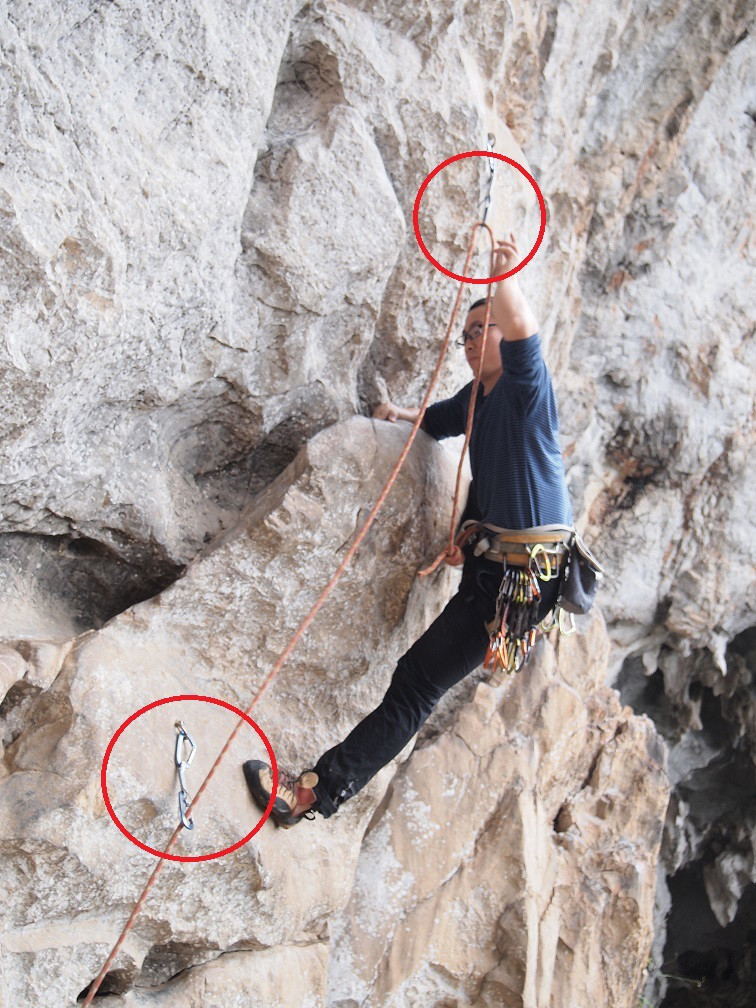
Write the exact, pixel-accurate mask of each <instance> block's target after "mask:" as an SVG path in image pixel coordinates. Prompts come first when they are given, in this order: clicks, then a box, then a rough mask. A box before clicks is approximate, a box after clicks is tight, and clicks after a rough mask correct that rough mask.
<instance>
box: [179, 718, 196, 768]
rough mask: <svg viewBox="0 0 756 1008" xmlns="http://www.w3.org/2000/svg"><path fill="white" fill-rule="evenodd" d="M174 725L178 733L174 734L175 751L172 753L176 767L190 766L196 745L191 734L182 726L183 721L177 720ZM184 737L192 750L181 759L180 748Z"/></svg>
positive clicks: (182, 745)
mask: <svg viewBox="0 0 756 1008" xmlns="http://www.w3.org/2000/svg"><path fill="white" fill-rule="evenodd" d="M176 727H177V728H178V735H177V736H176V752H175V753H174V757H173V758H174V761H175V763H176V767H181V766H190V765H191V762H192V760H193V759H194V754H195V752H196V751H197V746H196V745H195V744H194V740H193V739H192V736H191V735H190V734H189V732H188V731H187V730H186V728H184V722H183V721H177V722H176ZM184 739H186V741H187V742H188V743H189V745H190V746H191V747H192V750H191V752H190V753H189V755H188V757H187V758H186V759H183V754H182V750H183V747H184Z"/></svg>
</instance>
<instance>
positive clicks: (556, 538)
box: [462, 521, 574, 571]
mask: <svg viewBox="0 0 756 1008" xmlns="http://www.w3.org/2000/svg"><path fill="white" fill-rule="evenodd" d="M462 529H463V532H467V534H468V535H469V534H471V533H472V532H473V531H474V530H477V531H480V532H481V533H482V534H483V537H484V538H483V539H482V540H481V543H480V545H479V546H478V547H477V548H476V551H475V552H476V555H478V556H480V555H481V554H482V555H483V556H484V557H485V558H486V559H487V560H496V561H498V562H499V563H503V564H514V565H515V566H518V567H527V566H529V564H530V559H531V557H530V552H529V550H528V547H529V546H537V545H540V546H541V547H542V549H543V550H544V552H546V553H548V555H549V559H550V561H551V566H552V570H554V571H558V570H559V569H560V568H561V567H562V566H563V565H564V563H565V560H566V557H567V554H568V553H569V547H570V543H571V542H572V537H573V535H574V529H572V528H570V527H569V526H568V525H538V526H536V527H535V528H529V529H503V528H499V527H498V526H497V525H489V524H488V523H484V522H478V521H467V522H465V523H464V525H463V526H462ZM484 544H485V546H487V547H488V548H487V549H481V546H483V545H484ZM479 550H480V552H478V551H479ZM539 552H540V551H539Z"/></svg>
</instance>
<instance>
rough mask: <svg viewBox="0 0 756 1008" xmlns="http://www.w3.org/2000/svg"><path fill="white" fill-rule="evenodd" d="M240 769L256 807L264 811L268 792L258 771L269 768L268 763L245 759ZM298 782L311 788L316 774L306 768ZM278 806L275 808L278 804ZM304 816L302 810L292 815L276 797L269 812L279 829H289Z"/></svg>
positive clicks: (315, 781)
mask: <svg viewBox="0 0 756 1008" xmlns="http://www.w3.org/2000/svg"><path fill="white" fill-rule="evenodd" d="M242 770H243V771H244V779H245V780H246V782H247V787H248V788H249V792H250V794H251V795H252V798H253V800H254V802H255V804H256V805H257V807H258V808H259V809H260V810H261V811H262V812H264V811H265V810H266V808H267V807H268V802H269V801H270V792H269V791H266V790H265V788H264V787H263V786H262V784H261V783H260V773H261V772H262V771H263V770H270V766H269V764H268V763H264V762H263V761H262V760H247V762H246V763H244V764H243V766H242ZM299 783H300V784H301V785H302V787H309V788H313V787H315V785H316V784H317V783H318V775H317V774H316V773H315V772H314V771H312V770H308V771H306V773H303V774H302V776H301V778H300V780H299ZM279 802H280V806H279V807H278V808H276V806H277V805H278V804H279ZM304 817H305V813H304V812H302V813H301V814H300V815H298V816H296V817H293V816H292V814H291V809H290V808H289V806H288V805H287V804H286V802H285V801H284V800H283V798H276V800H275V802H274V803H273V808H272V809H271V812H270V818H271V819H272V820H273V822H274V823H275V824H276V826H279V827H280V828H281V829H291V827H292V826H296V825H297V824H298V823H300V822H301V821H302V820H303V819H304Z"/></svg>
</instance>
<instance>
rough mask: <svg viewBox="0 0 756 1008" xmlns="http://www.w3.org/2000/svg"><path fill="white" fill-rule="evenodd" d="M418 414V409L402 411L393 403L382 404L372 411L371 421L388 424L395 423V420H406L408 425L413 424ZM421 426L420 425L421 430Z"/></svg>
mask: <svg viewBox="0 0 756 1008" xmlns="http://www.w3.org/2000/svg"><path fill="white" fill-rule="evenodd" d="M419 412H420V410H419V409H403V408H402V407H401V406H395V405H394V404H393V403H390V402H382V403H381V404H380V406H376V408H375V409H374V410H373V420H388V421H389V422H390V423H396V421H397V420H407V421H409V423H414V422H415V420H417V414H418V413H419ZM422 426H423V425H422V424H420V427H421V429H422Z"/></svg>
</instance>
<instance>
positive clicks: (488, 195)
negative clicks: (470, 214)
mask: <svg viewBox="0 0 756 1008" xmlns="http://www.w3.org/2000/svg"><path fill="white" fill-rule="evenodd" d="M495 144H496V137H495V136H494V135H493V133H489V134H488V150H489V151H491V152H493V149H494V146H495ZM494 164H495V158H492V157H490V158H489V159H488V188H487V190H486V195H485V197H484V199H483V217H482V219H481V223H482V224H485V223H486V217H487V216H488V210H489V207H490V206H491V190H492V189H493V181H494V171H495V169H494Z"/></svg>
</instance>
